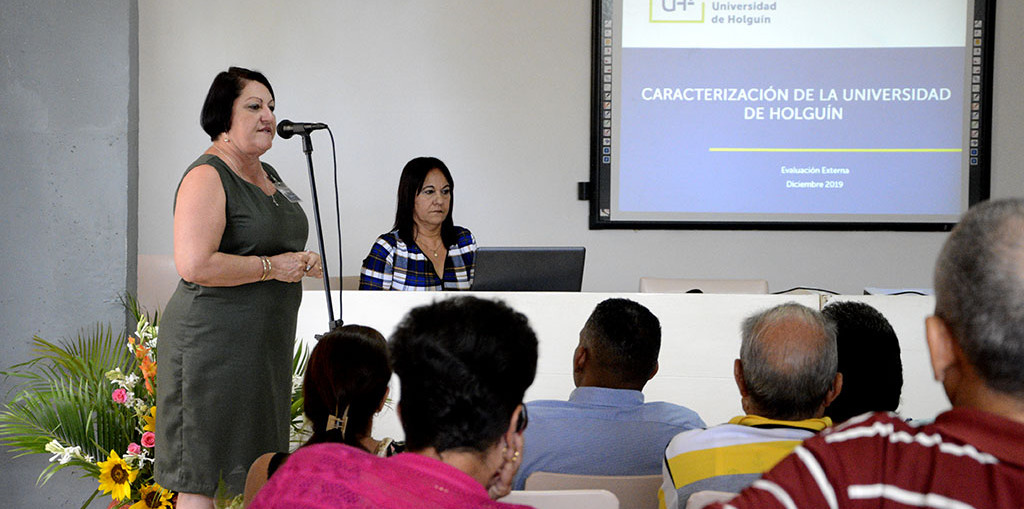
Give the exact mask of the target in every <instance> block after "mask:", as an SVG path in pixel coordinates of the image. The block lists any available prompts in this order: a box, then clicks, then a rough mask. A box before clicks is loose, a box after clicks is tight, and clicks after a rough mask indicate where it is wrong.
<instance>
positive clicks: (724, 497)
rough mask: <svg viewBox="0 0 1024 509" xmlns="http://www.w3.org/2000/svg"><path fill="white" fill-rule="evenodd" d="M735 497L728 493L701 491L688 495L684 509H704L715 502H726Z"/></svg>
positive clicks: (733, 494)
mask: <svg viewBox="0 0 1024 509" xmlns="http://www.w3.org/2000/svg"><path fill="white" fill-rule="evenodd" d="M735 496H736V494H735V493H729V492H728V491H714V490H703V491H698V492H696V493H693V494H691V495H690V498H688V499H686V509H704V507H707V506H709V505H711V504H713V503H715V502H728V501H730V500H732V499H733V498H734V497H735Z"/></svg>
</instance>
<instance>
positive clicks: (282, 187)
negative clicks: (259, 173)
mask: <svg viewBox="0 0 1024 509" xmlns="http://www.w3.org/2000/svg"><path fill="white" fill-rule="evenodd" d="M274 187H276V188H277V190H278V191H281V194H283V195H284V197H285V198H288V201H290V202H292V203H299V202H300V201H302V199H300V198H299V195H297V194H295V191H292V190H291V188H290V187H288V185H287V184H285V183H284V182H274Z"/></svg>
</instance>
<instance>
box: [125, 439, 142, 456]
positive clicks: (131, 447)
mask: <svg viewBox="0 0 1024 509" xmlns="http://www.w3.org/2000/svg"><path fill="white" fill-rule="evenodd" d="M141 452H142V447H139V444H137V443H135V442H132V443H130V444H128V454H130V455H132V456H138V455H139V453H141Z"/></svg>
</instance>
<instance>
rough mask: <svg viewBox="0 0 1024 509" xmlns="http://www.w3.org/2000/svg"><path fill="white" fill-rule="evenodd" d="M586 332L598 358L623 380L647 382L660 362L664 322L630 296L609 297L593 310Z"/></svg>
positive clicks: (584, 328) (584, 330)
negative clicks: (629, 297)
mask: <svg viewBox="0 0 1024 509" xmlns="http://www.w3.org/2000/svg"><path fill="white" fill-rule="evenodd" d="M583 335H584V337H585V338H586V340H587V342H588V346H590V347H591V348H592V353H593V355H594V356H595V357H596V361H597V362H598V364H599V365H600V366H602V367H603V368H604V369H605V370H607V371H608V372H609V373H618V374H619V375H621V377H622V378H621V380H622V381H623V382H627V383H630V384H637V383H638V384H640V385H643V384H644V383H646V382H647V380H649V379H650V377H651V373H653V372H654V369H655V367H656V366H657V365H658V353H659V352H660V351H661V322H659V321H658V317H656V316H654V313H651V311H650V310H649V309H647V308H646V307H644V306H643V305H642V304H639V303H637V302H634V301H631V300H629V299H607V300H605V301H603V302H601V303H600V304H598V305H597V307H595V308H594V312H593V313H591V314H590V318H589V319H587V323H586V325H584V326H583Z"/></svg>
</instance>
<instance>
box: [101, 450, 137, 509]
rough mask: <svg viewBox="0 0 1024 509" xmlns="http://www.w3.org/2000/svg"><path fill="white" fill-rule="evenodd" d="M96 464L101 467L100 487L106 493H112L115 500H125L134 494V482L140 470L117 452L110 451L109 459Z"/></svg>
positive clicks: (111, 495)
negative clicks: (134, 467)
mask: <svg viewBox="0 0 1024 509" xmlns="http://www.w3.org/2000/svg"><path fill="white" fill-rule="evenodd" d="M96 465H97V466H99V467H100V479H99V480H100V489H101V490H103V493H104V494H106V493H110V497H111V498H113V499H114V500H124V499H126V498H128V497H129V496H130V495H131V494H132V483H133V482H135V477H136V476H137V475H139V472H138V471H137V470H132V469H131V468H130V467H129V466H128V464H127V463H125V462H124V460H123V459H121V457H120V456H118V455H117V453H116V452H114V451H110V457H109V458H107V461H101V462H99V463H97V464H96Z"/></svg>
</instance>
